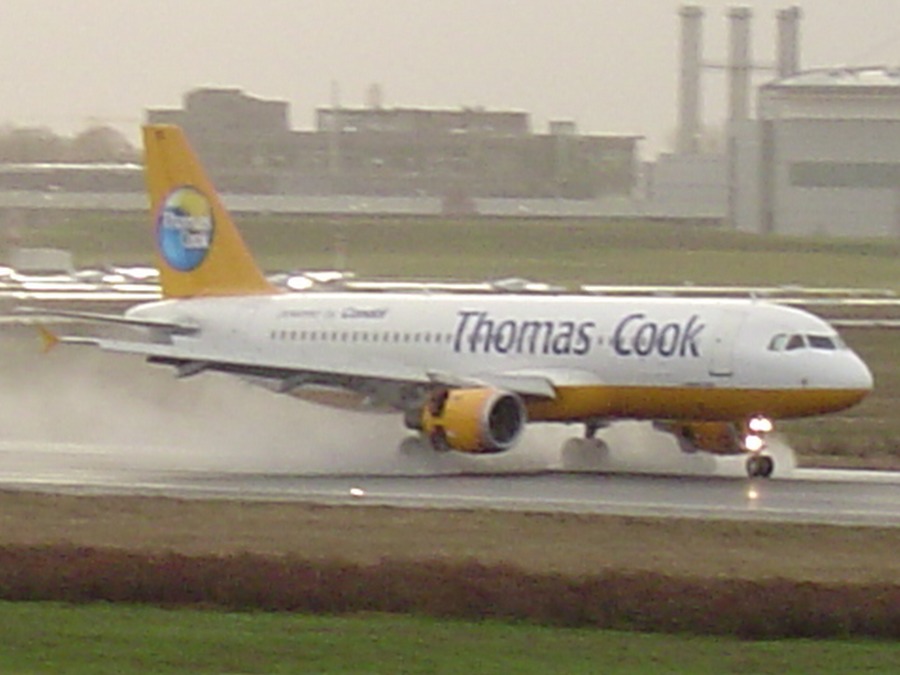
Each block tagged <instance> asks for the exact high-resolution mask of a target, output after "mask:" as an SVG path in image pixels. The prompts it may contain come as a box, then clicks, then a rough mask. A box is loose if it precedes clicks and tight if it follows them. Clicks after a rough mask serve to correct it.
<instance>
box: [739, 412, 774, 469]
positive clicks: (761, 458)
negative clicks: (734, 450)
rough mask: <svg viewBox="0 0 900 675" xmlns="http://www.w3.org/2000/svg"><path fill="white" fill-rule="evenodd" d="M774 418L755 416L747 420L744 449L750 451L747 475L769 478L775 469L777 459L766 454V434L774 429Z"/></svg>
mask: <svg viewBox="0 0 900 675" xmlns="http://www.w3.org/2000/svg"><path fill="white" fill-rule="evenodd" d="M773 428H774V425H773V424H772V420H770V419H768V418H766V417H761V416H760V417H753V418H751V419H750V420H749V421H748V422H747V431H746V435H745V436H744V442H743V446H744V450H746V451H747V452H749V453H750V456H749V457H747V464H746V466H747V475H748V476H750V477H751V478H768V477H769V476H771V475H772V472H773V471H774V470H775V460H774V458H773V457H772V456H771V455H769V454H765V452H764V451H765V449H766V434H768V433H769V432H771V431H772V429H773Z"/></svg>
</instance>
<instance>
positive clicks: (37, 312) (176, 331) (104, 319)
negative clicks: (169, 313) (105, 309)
mask: <svg viewBox="0 0 900 675" xmlns="http://www.w3.org/2000/svg"><path fill="white" fill-rule="evenodd" d="M15 312H16V314H23V315H28V316H32V317H35V318H38V319H40V318H59V319H73V320H80V321H89V322H91V323H111V324H117V325H120V326H132V327H134V328H152V329H156V330H161V331H163V332H166V333H170V334H173V335H190V334H191V333H196V332H197V331H198V330H199V328H198V327H197V326H194V325H191V324H183V323H173V322H171V321H162V320H159V319H140V318H137V317H130V316H124V315H122V314H101V313H99V312H80V311H72V310H65V309H40V308H35V307H17V308H16V310H15ZM86 339H88V340H90V338H86ZM61 341H62V342H71V341H72V340H71V339H68V338H61Z"/></svg>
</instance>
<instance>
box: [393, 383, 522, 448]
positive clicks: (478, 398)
mask: <svg viewBox="0 0 900 675" xmlns="http://www.w3.org/2000/svg"><path fill="white" fill-rule="evenodd" d="M526 421H527V414H526V412H525V405H524V404H523V403H522V399H521V398H519V397H518V396H517V395H516V394H513V393H511V392H508V391H501V390H499V389H491V388H480V389H439V390H436V391H434V392H432V393H431V394H430V395H429V397H428V400H427V401H426V402H425V405H424V406H423V408H422V410H421V417H420V418H419V419H418V420H412V422H413V424H408V426H411V427H413V428H416V429H419V430H420V431H422V432H423V433H424V434H425V436H426V437H427V438H428V439H429V441H430V442H431V445H432V446H433V447H434V448H435V449H436V450H457V451H459V452H468V453H473V454H492V453H498V452H503V451H504V450H509V448H511V447H512V446H513V445H515V443H516V441H517V440H518V439H519V435H520V434H521V433H522V429H524V428H525V423H526Z"/></svg>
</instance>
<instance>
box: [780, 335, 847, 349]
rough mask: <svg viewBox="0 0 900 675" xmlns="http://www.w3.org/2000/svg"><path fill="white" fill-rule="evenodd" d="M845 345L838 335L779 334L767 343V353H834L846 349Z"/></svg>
mask: <svg viewBox="0 0 900 675" xmlns="http://www.w3.org/2000/svg"><path fill="white" fill-rule="evenodd" d="M846 348H847V345H846V344H844V341H843V340H842V339H841V338H840V336H839V335H837V334H835V335H800V334H799V333H794V334H793V335H787V334H786V333H779V334H778V335H776V336H774V337H773V338H772V339H771V340H770V341H769V351H773V352H792V351H796V350H797V349H822V350H826V351H834V350H836V349H846Z"/></svg>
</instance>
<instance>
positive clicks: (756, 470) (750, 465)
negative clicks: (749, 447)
mask: <svg viewBox="0 0 900 675" xmlns="http://www.w3.org/2000/svg"><path fill="white" fill-rule="evenodd" d="M774 470H775V460H774V459H772V457H771V456H770V455H750V456H749V457H748V458H747V475H748V476H750V477H751V478H768V477H769V476H771V475H772V472H773V471H774Z"/></svg>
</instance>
